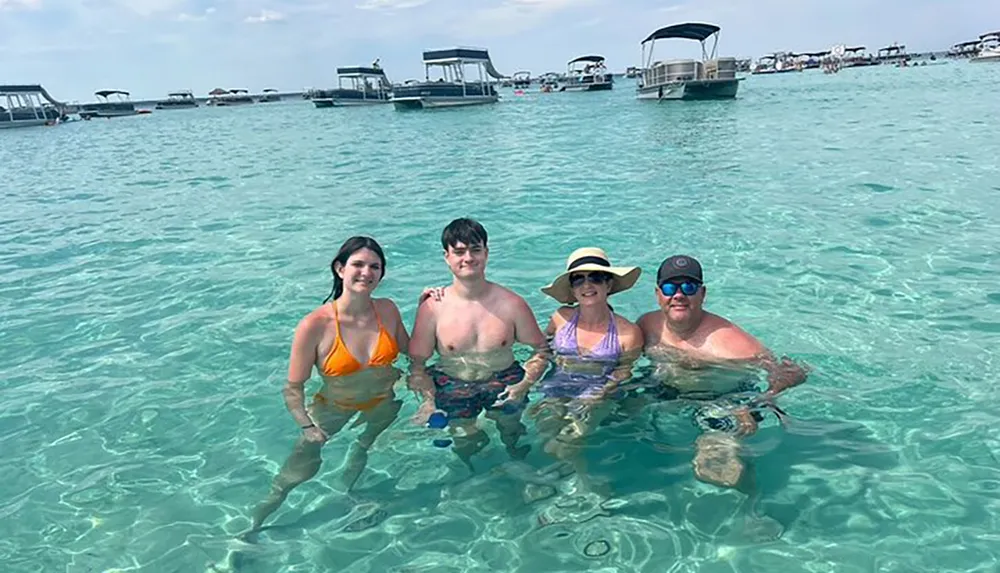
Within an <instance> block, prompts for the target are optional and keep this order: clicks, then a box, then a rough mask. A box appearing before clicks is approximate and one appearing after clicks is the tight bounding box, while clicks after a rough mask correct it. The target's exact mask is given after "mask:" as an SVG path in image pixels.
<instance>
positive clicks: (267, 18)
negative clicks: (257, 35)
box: [243, 10, 285, 24]
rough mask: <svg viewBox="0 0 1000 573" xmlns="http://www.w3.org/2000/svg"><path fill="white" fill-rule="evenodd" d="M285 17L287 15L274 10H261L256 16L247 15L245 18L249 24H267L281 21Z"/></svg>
mask: <svg viewBox="0 0 1000 573" xmlns="http://www.w3.org/2000/svg"><path fill="white" fill-rule="evenodd" d="M284 19H285V15H284V14H282V13H281V12H275V11H274V10H261V11H260V14H258V15H256V16H247V17H246V18H244V19H243V21H244V22H246V23H248V24H266V23H267V22H280V21H282V20H284Z"/></svg>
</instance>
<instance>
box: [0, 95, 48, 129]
mask: <svg viewBox="0 0 1000 573" xmlns="http://www.w3.org/2000/svg"><path fill="white" fill-rule="evenodd" d="M0 95H2V96H6V97H5V98H4V101H6V104H7V105H5V106H2V107H3V108H4V109H3V111H6V112H7V118H8V120H9V121H12V122H13V121H15V117H14V112H29V111H30V112H31V113H32V115H33V116H34V119H35V120H43V119H48V118H47V117H46V115H45V107H44V104H43V103H42V97H41V94H37V93H6V94H2V93H0Z"/></svg>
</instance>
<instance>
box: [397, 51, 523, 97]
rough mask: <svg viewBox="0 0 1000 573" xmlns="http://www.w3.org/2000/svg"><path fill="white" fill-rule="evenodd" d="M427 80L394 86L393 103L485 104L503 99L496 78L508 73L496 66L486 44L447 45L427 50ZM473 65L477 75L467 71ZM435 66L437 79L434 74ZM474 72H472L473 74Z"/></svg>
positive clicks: (425, 55)
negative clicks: (481, 45) (472, 75)
mask: <svg viewBox="0 0 1000 573" xmlns="http://www.w3.org/2000/svg"><path fill="white" fill-rule="evenodd" d="M423 58H424V72H425V76H424V81H422V82H407V83H406V84H404V85H401V86H394V87H393V90H392V103H393V104H394V105H395V107H396V109H400V110H408V109H432V108H440V107H458V106H467V105H482V104H488V103H496V102H498V101H500V95H499V93H497V90H496V87H495V86H494V85H493V84H494V82H492V81H491V80H490V78H492V79H493V80H502V79H504V77H505V76H504V75H503V74H501V73H500V72H498V71H497V70H496V68H495V67H493V62H492V61H491V60H490V54H489V51H487V50H486V49H484V48H463V47H459V48H447V49H443V50H429V51H426V52H424V56H423ZM468 68H472V69H474V70H476V71H477V72H478V74H477V75H476V76H475V77H469V76H467V75H466V70H467V69H468ZM432 70H436V71H438V72H439V73H438V74H434V76H437V79H431V78H432V73H431V71H432ZM470 76H471V74H470Z"/></svg>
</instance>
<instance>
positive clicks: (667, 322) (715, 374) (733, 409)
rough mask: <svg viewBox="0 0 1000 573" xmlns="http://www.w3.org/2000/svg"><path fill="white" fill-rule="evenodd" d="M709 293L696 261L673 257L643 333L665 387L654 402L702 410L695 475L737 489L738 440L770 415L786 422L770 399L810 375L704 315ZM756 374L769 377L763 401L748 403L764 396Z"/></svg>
mask: <svg viewBox="0 0 1000 573" xmlns="http://www.w3.org/2000/svg"><path fill="white" fill-rule="evenodd" d="M707 292H708V289H707V287H705V284H704V279H703V277H702V268H701V264H700V263H699V262H698V261H697V260H695V259H694V258H692V257H689V256H685V255H676V256H673V257H670V258H668V259H666V260H665V261H663V263H662V264H661V265H660V268H659V271H658V273H657V277H656V300H657V303H658V305H659V307H660V310H657V311H653V312H649V313H646V314H644V315H643V316H642V317H640V318H639V320H638V325H639V327H640V328H641V329H642V332H643V335H644V338H645V350H646V354H647V356H649V358H650V359H651V360H652V361H653V363H654V364H656V365H657V373H655V374H654V378H656V379H657V380H658V382H659V384H658V386H657V388H656V389H655V390H654V391H653V393H654V395H657V394H658V395H659V397H660V398H662V399H681V400H688V401H693V402H694V403H695V404H698V407H697V408H696V409H695V411H694V421H695V423H696V424H697V425H698V426H699V427H700V428H701V429H702V430H704V431H705V433H703V434H702V435H701V436H699V437H698V439H697V441H696V443H695V450H696V452H695V458H694V471H695V475H696V476H697V477H698V478H699V479H701V480H703V481H707V482H710V483H714V484H717V485H722V486H728V487H734V486H736V485H738V483H739V482H740V480H741V478H742V477H743V473H744V469H745V466H744V464H743V461H742V460H741V459H740V457H739V450H740V444H739V441H738V438H740V437H744V436H748V435H750V434H753V433H754V432H756V431H757V424H758V422H760V421H762V420H763V415H762V412H766V410H767V409H768V408H770V409H772V410H773V411H775V412H776V413H777V414H779V415H781V414H782V413H781V411H780V410H779V409H777V407H776V406H773V405H770V406H769V404H770V403H769V401H767V400H766V399H768V398H771V397H774V396H776V395H777V394H778V393H780V392H781V391H783V390H785V389H787V388H790V387H792V386H796V385H798V384H801V383H802V382H804V381H805V379H806V371H805V369H803V368H802V367H801V366H799V365H797V364H795V363H794V362H792V361H791V360H789V359H788V358H784V359H782V360H781V361H780V362H779V361H776V360H775V358H774V356H773V355H772V354H771V352H770V351H769V350H768V349H767V348H766V347H765V346H764V345H763V344H761V343H760V341H758V340H757V339H756V338H754V337H753V336H751V335H750V334H748V333H746V332H745V331H743V330H742V329H740V328H739V327H738V326H736V325H735V324H733V323H732V322H730V321H728V320H726V319H725V318H723V317H721V316H718V315H715V314H712V313H710V312H708V311H706V310H705V309H704V307H703V305H704V303H705V296H706V295H707ZM750 368H763V369H764V370H765V371H767V373H768V383H769V386H768V389H767V391H766V392H764V394H763V396H762V397H763V398H765V400H764V401H760V400H757V401H753V400H752V399H749V398H748V395H750V394H752V393H755V392H757V391H758V388H757V379H756V378H755V377H754V376H752V375H750V374H751V373H750V372H749V369H750Z"/></svg>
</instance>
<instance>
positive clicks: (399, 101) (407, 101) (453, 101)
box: [392, 96, 500, 109]
mask: <svg viewBox="0 0 1000 573" xmlns="http://www.w3.org/2000/svg"><path fill="white" fill-rule="evenodd" d="M498 101H500V96H462V97H416V96H415V97H402V98H393V99H392V103H393V105H395V106H396V109H436V108H445V107H464V106H469V105H483V104H488V103H496V102H498Z"/></svg>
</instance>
